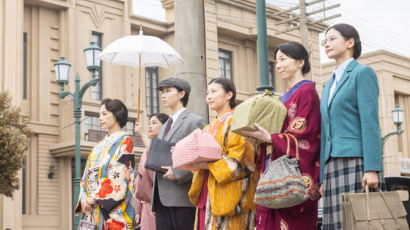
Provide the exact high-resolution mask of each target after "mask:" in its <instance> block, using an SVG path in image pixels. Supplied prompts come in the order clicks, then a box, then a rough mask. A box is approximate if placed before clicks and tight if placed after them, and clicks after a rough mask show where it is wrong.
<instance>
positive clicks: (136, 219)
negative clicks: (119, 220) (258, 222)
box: [135, 214, 141, 224]
mask: <svg viewBox="0 0 410 230" xmlns="http://www.w3.org/2000/svg"><path fill="white" fill-rule="evenodd" d="M140 221H141V215H140V214H135V224H139V223H140Z"/></svg>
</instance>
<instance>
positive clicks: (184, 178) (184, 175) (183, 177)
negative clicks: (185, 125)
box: [171, 119, 206, 184]
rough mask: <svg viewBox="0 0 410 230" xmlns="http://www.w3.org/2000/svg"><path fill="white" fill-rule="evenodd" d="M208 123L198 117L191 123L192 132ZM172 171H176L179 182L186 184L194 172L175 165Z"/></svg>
mask: <svg viewBox="0 0 410 230" xmlns="http://www.w3.org/2000/svg"><path fill="white" fill-rule="evenodd" d="M205 125H206V121H205V120H204V119H197V120H196V121H195V122H193V123H191V124H190V130H191V131H190V132H189V133H191V132H193V131H194V130H195V129H197V128H200V129H202V128H203V127H204V126H205ZM171 169H172V173H174V175H175V178H176V180H177V182H178V184H184V183H186V182H188V181H190V180H191V179H192V177H193V174H192V172H191V171H186V170H181V169H176V168H174V167H171Z"/></svg>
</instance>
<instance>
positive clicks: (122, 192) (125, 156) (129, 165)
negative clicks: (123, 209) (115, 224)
mask: <svg viewBox="0 0 410 230" xmlns="http://www.w3.org/2000/svg"><path fill="white" fill-rule="evenodd" d="M116 155H117V159H116V161H114V162H113V163H110V164H109V165H108V169H107V171H108V172H107V177H105V178H101V179H100V183H99V185H98V190H97V193H96V194H95V197H94V198H95V200H96V201H97V203H98V204H99V205H100V208H101V211H102V213H103V214H104V215H105V216H108V214H109V213H110V212H111V211H112V210H113V209H115V208H116V207H117V206H118V205H120V204H121V203H122V202H123V201H124V200H125V198H126V196H127V191H128V190H129V187H128V186H129V184H131V183H132V185H133V183H134V154H133V143H132V139H131V138H130V137H126V138H125V140H124V142H123V144H122V145H120V146H119V147H118V149H117V153H116Z"/></svg>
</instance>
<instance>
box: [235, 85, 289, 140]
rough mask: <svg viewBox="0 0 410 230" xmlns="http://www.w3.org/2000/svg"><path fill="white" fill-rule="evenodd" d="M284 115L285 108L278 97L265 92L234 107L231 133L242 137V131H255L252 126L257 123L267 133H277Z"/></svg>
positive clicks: (285, 112)
mask: <svg viewBox="0 0 410 230" xmlns="http://www.w3.org/2000/svg"><path fill="white" fill-rule="evenodd" d="M286 114H287V110H286V107H285V105H283V103H282V102H281V101H280V99H279V97H278V96H275V95H273V94H272V93H271V92H270V91H268V90H266V91H265V92H264V93H263V94H258V95H256V96H253V97H251V98H249V99H247V100H246V101H244V102H242V103H241V104H239V105H238V106H236V107H235V111H234V113H233V117H232V125H231V131H232V132H234V133H236V134H239V135H243V134H242V133H241V132H242V131H243V130H249V131H255V130H257V129H256V128H255V126H254V125H253V124H254V123H258V124H259V125H260V126H262V127H263V128H265V129H266V130H268V132H269V133H279V132H280V131H281V129H282V125H283V121H284V120H285V117H286Z"/></svg>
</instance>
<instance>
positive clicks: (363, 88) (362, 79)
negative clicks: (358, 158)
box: [356, 66, 382, 172]
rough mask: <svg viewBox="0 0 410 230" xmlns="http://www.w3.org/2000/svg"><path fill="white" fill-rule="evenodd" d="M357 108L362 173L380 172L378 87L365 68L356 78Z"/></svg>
mask: <svg viewBox="0 0 410 230" xmlns="http://www.w3.org/2000/svg"><path fill="white" fill-rule="evenodd" d="M356 81H357V83H356V87H357V89H356V92H357V107H358V110H359V117H360V124H361V130H362V136H361V138H362V148H363V161H364V171H365V172H367V171H380V170H381V165H382V157H381V143H380V127H379V115H378V114H379V112H378V111H379V107H378V106H379V102H378V97H379V86H378V84H377V76H376V74H375V73H374V71H373V69H371V68H370V67H367V66H366V67H365V69H364V70H362V71H361V72H360V74H359V76H358V78H357V80H356Z"/></svg>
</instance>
